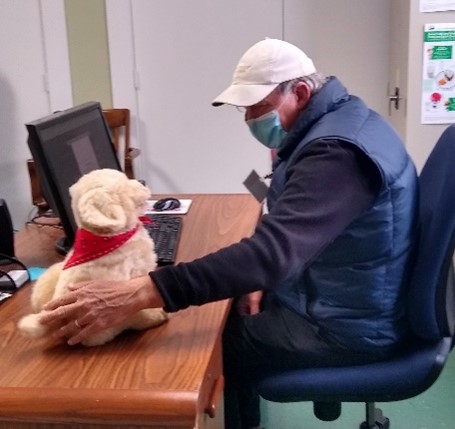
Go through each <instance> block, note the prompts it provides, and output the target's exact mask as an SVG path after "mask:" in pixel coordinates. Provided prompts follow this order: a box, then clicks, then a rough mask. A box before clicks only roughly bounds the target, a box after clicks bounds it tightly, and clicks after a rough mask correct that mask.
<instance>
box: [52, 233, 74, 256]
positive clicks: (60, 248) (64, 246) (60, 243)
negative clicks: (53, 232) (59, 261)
mask: <svg viewBox="0 0 455 429" xmlns="http://www.w3.org/2000/svg"><path fill="white" fill-rule="evenodd" d="M55 248H56V249H57V252H58V253H60V254H61V255H63V256H65V255H66V254H67V253H68V252H69V251H70V249H71V245H70V244H69V243H68V240H67V239H66V237H61V238H59V239H58V240H57V241H56V242H55Z"/></svg>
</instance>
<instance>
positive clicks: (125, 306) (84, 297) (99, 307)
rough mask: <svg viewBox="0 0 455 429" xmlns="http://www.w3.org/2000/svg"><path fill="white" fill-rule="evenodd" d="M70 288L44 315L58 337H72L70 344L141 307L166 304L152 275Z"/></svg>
mask: <svg viewBox="0 0 455 429" xmlns="http://www.w3.org/2000/svg"><path fill="white" fill-rule="evenodd" d="M69 289H70V292H69V293H67V294H65V295H63V296H61V297H59V298H56V299H54V300H52V301H50V302H48V303H47V304H46V305H45V306H44V311H45V312H46V313H45V314H43V315H42V316H41V317H40V322H41V323H42V324H43V325H48V326H49V327H50V328H51V330H52V331H53V335H54V336H55V337H56V338H61V337H65V338H68V344H69V345H74V344H77V343H80V342H81V341H83V340H84V339H86V338H87V337H89V336H91V335H93V334H95V333H97V332H100V331H102V330H103V329H106V328H109V327H111V326H116V325H119V324H120V323H122V322H124V321H125V320H126V319H127V318H128V317H130V316H132V315H133V314H135V313H136V312H138V311H139V310H142V309H144V308H152V307H162V306H163V305H164V303H163V301H162V299H161V297H160V295H159V293H158V291H157V289H156V287H155V285H154V284H153V283H152V280H151V279H150V277H149V276H143V277H138V278H135V279H132V280H127V281H109V280H92V281H88V282H82V283H77V284H74V285H71V286H69Z"/></svg>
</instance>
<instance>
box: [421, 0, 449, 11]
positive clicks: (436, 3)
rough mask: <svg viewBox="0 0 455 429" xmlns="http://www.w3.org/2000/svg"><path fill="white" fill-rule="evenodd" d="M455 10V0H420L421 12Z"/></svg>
mask: <svg viewBox="0 0 455 429" xmlns="http://www.w3.org/2000/svg"><path fill="white" fill-rule="evenodd" d="M445 10H455V0H420V12H442V11H445Z"/></svg>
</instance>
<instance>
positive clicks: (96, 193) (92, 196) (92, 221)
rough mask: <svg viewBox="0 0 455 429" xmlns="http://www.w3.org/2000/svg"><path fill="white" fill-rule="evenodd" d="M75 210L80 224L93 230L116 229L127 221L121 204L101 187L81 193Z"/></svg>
mask: <svg viewBox="0 0 455 429" xmlns="http://www.w3.org/2000/svg"><path fill="white" fill-rule="evenodd" d="M76 210H77V212H78V217H79V219H80V220H81V223H82V225H84V226H86V227H89V228H93V229H95V230H96V229H109V230H117V229H120V228H123V227H124V226H125V224H126V222H127V218H126V215H125V211H124V209H123V208H122V206H121V205H120V204H118V203H117V202H115V201H114V200H113V198H112V197H111V196H110V195H109V193H108V192H106V189H102V188H96V189H91V190H89V191H87V192H86V193H85V194H83V195H82V196H81V197H80V198H79V201H78V202H77V207H76Z"/></svg>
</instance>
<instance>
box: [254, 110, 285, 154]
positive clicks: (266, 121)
mask: <svg viewBox="0 0 455 429" xmlns="http://www.w3.org/2000/svg"><path fill="white" fill-rule="evenodd" d="M246 123H247V125H248V127H249V128H250V131H251V134H253V136H254V137H255V138H256V139H257V140H259V141H260V142H261V143H262V144H263V145H264V146H267V147H268V148H270V149H276V148H278V147H279V146H280V144H281V142H282V141H283V139H284V138H285V137H286V134H287V132H286V131H285V130H283V127H282V126H281V121H280V115H279V114H278V111H277V110H272V111H271V112H268V113H266V114H265V115H262V116H260V117H259V118H254V119H249V120H248V121H246Z"/></svg>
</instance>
